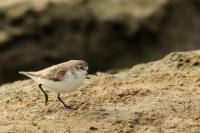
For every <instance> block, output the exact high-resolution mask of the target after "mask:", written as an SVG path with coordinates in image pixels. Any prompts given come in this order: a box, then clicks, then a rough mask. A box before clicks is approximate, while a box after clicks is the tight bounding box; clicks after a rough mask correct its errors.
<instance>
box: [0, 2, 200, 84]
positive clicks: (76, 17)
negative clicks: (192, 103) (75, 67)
mask: <svg viewBox="0 0 200 133" xmlns="http://www.w3.org/2000/svg"><path fill="white" fill-rule="evenodd" d="M199 12H200V6H199V1H198V0H190V1H188V0H174V1H173V0H151V1H148V0H143V1H141V0H101V1H99V0H42V1H34V0H30V1H27V0H12V1H11V0H2V1H1V3H0V18H1V19H0V75H1V76H0V83H2V82H7V81H12V80H14V79H17V78H19V77H18V76H19V75H18V74H17V72H18V71H19V70H38V69H41V68H44V67H47V66H50V65H52V64H55V63H60V62H63V61H67V60H69V59H84V60H86V61H87V62H88V63H89V64H90V67H91V68H93V69H95V70H108V69H111V68H122V67H129V66H131V65H132V64H135V63H138V62H144V61H147V60H152V59H157V58H160V56H163V55H164V54H166V53H167V52H169V51H171V50H185V49H195V48H198V47H200V46H199V45H198V44H199V41H200V40H199V37H198V35H199V32H200V27H199V23H200V15H199Z"/></svg>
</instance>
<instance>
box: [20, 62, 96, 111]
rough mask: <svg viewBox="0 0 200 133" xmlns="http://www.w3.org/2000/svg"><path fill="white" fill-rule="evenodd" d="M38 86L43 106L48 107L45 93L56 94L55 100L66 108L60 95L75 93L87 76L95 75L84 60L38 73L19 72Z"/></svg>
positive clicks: (54, 66)
mask: <svg viewBox="0 0 200 133" xmlns="http://www.w3.org/2000/svg"><path fill="white" fill-rule="evenodd" d="M19 73H20V74H23V75H25V76H27V77H29V78H31V79H32V80H33V81H34V82H35V83H37V84H38V86H39V88H40V90H41V91H42V93H43V94H44V98H45V105H48V94H47V92H46V91H49V92H54V93H57V99H58V100H59V101H60V102H61V103H62V104H63V105H64V106H65V107H66V108H72V106H70V105H67V104H65V102H64V101H63V100H62V99H61V97H60V94H63V93H70V92H74V91H76V90H77V89H78V88H79V87H80V86H81V85H82V84H83V82H84V80H85V78H86V76H87V75H88V74H93V75H97V74H96V73H93V72H91V71H90V70H89V69H88V64H87V63H86V62H85V61H84V60H69V61H67V62H63V63H60V64H57V65H53V66H50V67H48V68H45V69H43V70H39V71H29V72H25V71H20V72H19Z"/></svg>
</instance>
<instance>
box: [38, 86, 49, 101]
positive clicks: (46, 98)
mask: <svg viewBox="0 0 200 133" xmlns="http://www.w3.org/2000/svg"><path fill="white" fill-rule="evenodd" d="M39 88H40V89H41V91H42V92H43V94H44V98H45V105H47V103H48V95H47V93H46V92H45V91H44V90H43V89H42V84H39Z"/></svg>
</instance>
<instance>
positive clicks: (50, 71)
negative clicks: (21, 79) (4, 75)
mask: <svg viewBox="0 0 200 133" xmlns="http://www.w3.org/2000/svg"><path fill="white" fill-rule="evenodd" d="M81 67H82V69H85V68H88V65H87V63H86V62H85V61H83V60H70V61H68V62H64V63H61V64H58V65H54V66H51V67H48V68H46V69H43V70H40V71H37V72H19V73H20V74H24V75H26V76H35V77H40V78H44V79H49V80H53V81H61V80H62V79H63V77H64V75H65V73H66V72H67V71H71V72H72V73H73V72H74V71H75V70H76V69H80V68H81Z"/></svg>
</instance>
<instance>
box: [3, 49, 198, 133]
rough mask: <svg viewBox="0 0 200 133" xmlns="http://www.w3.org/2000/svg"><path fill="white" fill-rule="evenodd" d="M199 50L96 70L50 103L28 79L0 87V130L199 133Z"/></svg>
mask: <svg viewBox="0 0 200 133" xmlns="http://www.w3.org/2000/svg"><path fill="white" fill-rule="evenodd" d="M199 68H200V51H191V52H184V53H182V52H180V53H172V54H169V55H167V56H166V57H165V58H163V59H162V60H159V61H155V62H150V63H147V64H140V65H137V66H134V67H133V68H130V69H127V70H124V71H121V72H119V73H116V74H106V73H98V76H97V77H95V76H92V77H91V79H89V80H86V81H85V84H84V85H83V86H82V87H81V88H80V91H77V92H75V93H71V94H64V95H62V98H63V100H64V101H66V102H67V103H68V104H73V105H74V106H76V107H77V109H75V110H66V109H65V108H64V107H63V106H62V104H61V103H60V102H58V101H57V99H56V94H54V93H49V94H50V97H49V105H48V106H45V105H44V98H43V94H42V93H41V91H40V90H39V88H38V87H37V86H36V85H35V84H34V83H33V81H31V80H25V81H16V82H14V83H11V84H6V85H3V86H1V87H0V105H1V106H0V112H1V113H0V114H1V116H0V132H19V133H21V132H52V133H53V132H72V133H77V132H81V133H82V132H83V133H85V132H87V133H90V132H106V133H110V132H114V133H115V132H116V133H118V132H121V133H122V132H127V133H129V132H140V133H141V132H142V133H157V132H164V133H175V132H185V133H188V132H192V133H193V132H194V133H195V132H200V69H199Z"/></svg>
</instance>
